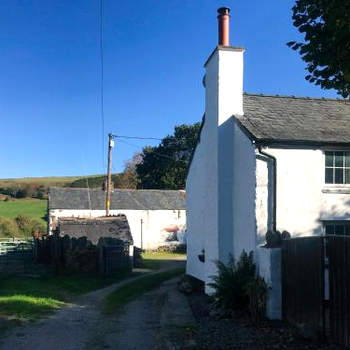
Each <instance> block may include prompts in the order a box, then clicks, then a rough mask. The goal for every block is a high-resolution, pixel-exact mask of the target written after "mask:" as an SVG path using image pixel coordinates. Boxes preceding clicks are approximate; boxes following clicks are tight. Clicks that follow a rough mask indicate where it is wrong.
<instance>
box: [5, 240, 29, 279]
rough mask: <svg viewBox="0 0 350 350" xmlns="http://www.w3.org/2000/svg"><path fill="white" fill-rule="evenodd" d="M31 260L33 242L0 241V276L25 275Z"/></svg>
mask: <svg viewBox="0 0 350 350" xmlns="http://www.w3.org/2000/svg"><path fill="white" fill-rule="evenodd" d="M32 260H33V240H32V239H31V240H21V239H16V238H9V239H1V240H0V274H2V275H4V274H5V275H11V274H25V273H28V272H30V271H29V268H30V266H31V263H32Z"/></svg>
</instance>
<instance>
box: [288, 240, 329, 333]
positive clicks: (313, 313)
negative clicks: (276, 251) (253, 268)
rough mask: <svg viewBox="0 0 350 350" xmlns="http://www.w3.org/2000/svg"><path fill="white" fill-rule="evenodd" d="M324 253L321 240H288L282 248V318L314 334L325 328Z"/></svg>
mask: <svg viewBox="0 0 350 350" xmlns="http://www.w3.org/2000/svg"><path fill="white" fill-rule="evenodd" d="M323 251H324V250H323V240H322V239H321V238H320V237H305V238H304V237H303V238H295V239H289V240H286V241H284V242H283V248H282V306H283V307H282V312H283V318H284V319H285V320H288V321H289V322H291V323H295V324H308V325H309V326H310V327H312V328H314V329H315V330H317V331H322V330H323V327H324V317H323V300H324V256H323Z"/></svg>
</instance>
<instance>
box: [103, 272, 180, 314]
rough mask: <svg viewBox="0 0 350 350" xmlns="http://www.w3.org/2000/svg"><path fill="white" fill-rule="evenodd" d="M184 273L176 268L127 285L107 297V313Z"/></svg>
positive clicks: (105, 305)
mask: <svg viewBox="0 0 350 350" xmlns="http://www.w3.org/2000/svg"><path fill="white" fill-rule="evenodd" d="M184 272H185V269H183V268H176V269H171V270H167V271H163V272H159V273H155V274H152V275H148V276H145V277H142V278H139V279H137V280H136V281H132V282H130V283H127V284H125V285H124V286H122V287H120V288H118V289H116V290H115V291H114V292H112V293H111V294H109V295H108V296H107V297H106V299H105V303H104V311H105V312H106V313H113V312H115V311H116V310H117V309H119V308H121V307H123V306H124V305H126V304H127V303H129V302H131V301H133V300H134V299H136V298H137V297H139V296H141V295H142V294H144V293H146V292H148V291H150V290H152V289H154V288H156V287H158V286H160V285H161V284H162V283H163V282H164V281H166V280H168V279H171V278H173V277H176V276H178V275H181V274H183V273H184Z"/></svg>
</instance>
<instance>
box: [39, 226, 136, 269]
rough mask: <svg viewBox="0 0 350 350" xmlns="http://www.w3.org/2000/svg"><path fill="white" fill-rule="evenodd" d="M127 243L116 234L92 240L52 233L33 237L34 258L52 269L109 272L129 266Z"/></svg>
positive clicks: (130, 262) (130, 264)
mask: <svg viewBox="0 0 350 350" xmlns="http://www.w3.org/2000/svg"><path fill="white" fill-rule="evenodd" d="M129 247H130V245H129V243H128V242H124V241H122V240H119V239H116V238H110V237H106V238H102V237H101V238H100V239H99V242H98V243H97V244H95V245H94V244H92V242H91V241H90V240H88V239H87V238H86V237H79V238H75V237H69V236H68V235H65V236H63V237H62V236H60V235H59V234H58V233H57V232H56V233H55V234H54V235H50V236H48V237H43V238H40V239H36V240H35V257H36V261H37V262H39V263H42V264H46V265H48V266H51V268H52V269H53V270H54V271H55V272H58V273H60V272H62V273H90V274H101V275H104V276H108V275H111V274H113V273H115V272H117V271H119V270H122V269H128V270H131V269H132V260H131V258H130V256H129Z"/></svg>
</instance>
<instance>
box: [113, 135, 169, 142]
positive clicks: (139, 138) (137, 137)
mask: <svg viewBox="0 0 350 350" xmlns="http://www.w3.org/2000/svg"><path fill="white" fill-rule="evenodd" d="M113 137H115V138H119V139H120V138H123V139H135V140H156V141H162V140H163V139H158V138H156V137H139V136H123V135H113Z"/></svg>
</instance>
